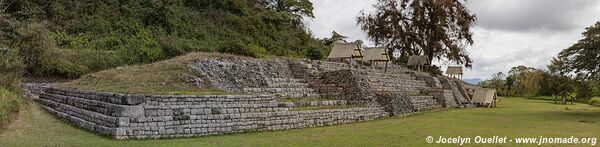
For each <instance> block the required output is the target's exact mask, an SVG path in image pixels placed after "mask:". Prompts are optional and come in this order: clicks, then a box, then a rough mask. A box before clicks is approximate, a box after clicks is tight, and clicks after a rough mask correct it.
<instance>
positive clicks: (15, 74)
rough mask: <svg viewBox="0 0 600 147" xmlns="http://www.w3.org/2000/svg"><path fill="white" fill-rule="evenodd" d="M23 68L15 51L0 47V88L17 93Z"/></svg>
mask: <svg viewBox="0 0 600 147" xmlns="http://www.w3.org/2000/svg"><path fill="white" fill-rule="evenodd" d="M23 68H24V66H23V64H22V63H21V61H20V58H19V56H18V53H17V51H16V50H14V49H11V48H7V47H2V46H0V87H7V88H8V89H9V90H13V91H18V89H20V84H21V77H22V75H23Z"/></svg>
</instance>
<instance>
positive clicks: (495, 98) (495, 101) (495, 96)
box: [493, 93, 498, 108]
mask: <svg viewBox="0 0 600 147" xmlns="http://www.w3.org/2000/svg"><path fill="white" fill-rule="evenodd" d="M497 95H498V94H497V93H494V106H493V107H494V108H496V103H497V102H498V101H497V99H498V96H497Z"/></svg>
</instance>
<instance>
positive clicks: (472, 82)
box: [463, 78, 483, 85]
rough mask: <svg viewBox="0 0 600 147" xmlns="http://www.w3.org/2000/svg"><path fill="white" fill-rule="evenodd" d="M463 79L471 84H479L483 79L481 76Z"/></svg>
mask: <svg viewBox="0 0 600 147" xmlns="http://www.w3.org/2000/svg"><path fill="white" fill-rule="evenodd" d="M463 81H465V82H467V83H469V84H473V85H477V84H479V82H481V81H483V80H481V79H479V78H473V79H463Z"/></svg>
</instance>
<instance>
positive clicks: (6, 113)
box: [0, 86, 21, 132]
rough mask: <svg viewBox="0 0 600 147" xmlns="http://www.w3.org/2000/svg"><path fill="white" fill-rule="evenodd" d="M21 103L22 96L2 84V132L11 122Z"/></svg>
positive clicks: (0, 129) (0, 113) (0, 116)
mask: <svg viewBox="0 0 600 147" xmlns="http://www.w3.org/2000/svg"><path fill="white" fill-rule="evenodd" d="M20 105H21V96H19V95H18V94H16V93H14V92H11V91H9V90H8V89H5V88H3V87H1V86H0V132H2V131H3V130H4V128H5V127H6V126H7V124H9V122H10V121H11V119H12V118H13V116H14V115H15V114H16V112H18V111H19V107H20Z"/></svg>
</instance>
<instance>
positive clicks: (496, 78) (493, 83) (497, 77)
mask: <svg viewBox="0 0 600 147" xmlns="http://www.w3.org/2000/svg"><path fill="white" fill-rule="evenodd" d="M504 83H505V81H504V73H502V72H498V73H496V74H494V75H493V76H492V79H491V80H490V83H489V86H490V87H491V88H494V89H496V91H498V93H503V91H504Z"/></svg>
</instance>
